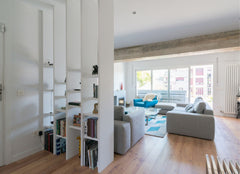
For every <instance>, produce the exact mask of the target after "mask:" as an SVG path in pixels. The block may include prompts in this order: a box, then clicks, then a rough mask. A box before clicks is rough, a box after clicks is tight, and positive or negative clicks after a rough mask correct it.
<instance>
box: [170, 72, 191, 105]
mask: <svg viewBox="0 0 240 174" xmlns="http://www.w3.org/2000/svg"><path fill="white" fill-rule="evenodd" d="M188 71H189V69H188V68H181V69H171V70H170V102H175V103H188V90H189V82H188V81H189V76H188V74H189V73H188Z"/></svg>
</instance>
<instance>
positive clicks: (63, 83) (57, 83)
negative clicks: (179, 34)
mask: <svg viewBox="0 0 240 174" xmlns="http://www.w3.org/2000/svg"><path fill="white" fill-rule="evenodd" d="M55 85H66V83H65V82H56V81H55Z"/></svg>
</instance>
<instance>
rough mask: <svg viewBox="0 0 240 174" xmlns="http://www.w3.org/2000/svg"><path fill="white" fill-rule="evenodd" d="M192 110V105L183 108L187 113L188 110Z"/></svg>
mask: <svg viewBox="0 0 240 174" xmlns="http://www.w3.org/2000/svg"><path fill="white" fill-rule="evenodd" d="M192 108H193V104H188V105H187V106H186V107H185V111H188V110H190V109H192Z"/></svg>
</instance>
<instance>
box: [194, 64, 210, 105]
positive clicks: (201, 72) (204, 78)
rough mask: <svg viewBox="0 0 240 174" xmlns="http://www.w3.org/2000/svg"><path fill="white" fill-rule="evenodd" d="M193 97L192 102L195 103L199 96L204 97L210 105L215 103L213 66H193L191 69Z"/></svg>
mask: <svg viewBox="0 0 240 174" xmlns="http://www.w3.org/2000/svg"><path fill="white" fill-rule="evenodd" d="M191 82H192V83H191V85H190V88H191V89H190V90H191V96H190V101H191V102H194V100H195V98H196V97H198V96H201V97H203V99H204V100H205V101H207V102H208V104H209V105H211V106H212V102H213V96H212V95H213V93H212V91H213V66H212V65H203V66H192V67H191Z"/></svg>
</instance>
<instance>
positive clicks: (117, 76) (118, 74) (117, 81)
mask: <svg viewBox="0 0 240 174" xmlns="http://www.w3.org/2000/svg"><path fill="white" fill-rule="evenodd" d="M124 71H125V68H124V63H114V90H120V87H121V84H123V89H125V76H124Z"/></svg>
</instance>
